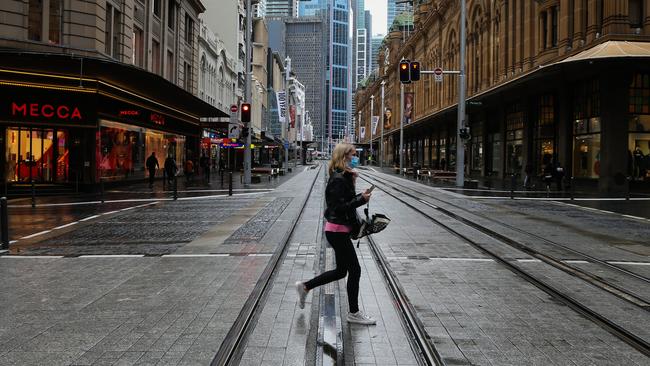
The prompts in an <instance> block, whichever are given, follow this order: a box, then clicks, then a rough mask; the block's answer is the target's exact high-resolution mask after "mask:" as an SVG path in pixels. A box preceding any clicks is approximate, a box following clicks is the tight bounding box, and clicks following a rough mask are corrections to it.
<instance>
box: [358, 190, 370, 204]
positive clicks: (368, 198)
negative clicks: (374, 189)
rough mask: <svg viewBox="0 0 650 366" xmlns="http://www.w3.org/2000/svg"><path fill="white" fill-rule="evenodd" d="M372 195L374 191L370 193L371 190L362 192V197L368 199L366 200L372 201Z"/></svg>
mask: <svg viewBox="0 0 650 366" xmlns="http://www.w3.org/2000/svg"><path fill="white" fill-rule="evenodd" d="M370 196H372V193H370V191H369V190H367V189H366V190H365V192H363V193H361V197H363V199H365V200H366V202H368V201H370Z"/></svg>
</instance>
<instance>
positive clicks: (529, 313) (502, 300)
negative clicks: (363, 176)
mask: <svg viewBox="0 0 650 366" xmlns="http://www.w3.org/2000/svg"><path fill="white" fill-rule="evenodd" d="M409 185H412V186H416V185H417V184H416V183H412V184H409ZM421 187H424V186H422V185H420V189H421ZM428 192H429V193H430V194H432V195H434V196H437V197H439V198H441V199H442V200H448V201H450V202H451V201H453V203H454V204H461V203H462V204H463V205H464V207H466V208H469V209H470V210H474V211H481V212H483V213H486V212H487V213H489V215H490V216H497V217H499V218H500V219H506V218H508V219H509V222H510V223H511V224H512V225H514V226H517V225H519V226H523V227H525V228H527V229H528V228H531V227H536V230H538V231H541V233H540V234H542V235H547V236H548V233H549V230H552V232H553V233H554V234H555V233H556V232H557V230H558V227H557V226H555V225H549V224H548V223H546V222H543V221H528V223H527V224H526V225H524V222H526V221H527V220H530V218H531V216H530V215H535V216H537V215H548V216H549V217H550V216H552V215H553V212H554V210H553V209H550V208H548V207H546V206H545V205H548V204H547V203H546V204H545V203H542V202H540V203H536V204H535V205H534V206H533V207H531V205H529V204H521V202H520V201H516V202H519V204H520V206H519V207H518V210H521V211H525V213H526V214H528V215H523V216H517V215H513V213H512V212H513V210H514V209H513V208H512V207H509V208H508V209H504V208H502V207H501V208H500V209H497V208H494V207H490V206H489V204H492V203H495V201H493V200H490V201H489V203H484V201H481V202H477V201H474V200H471V199H468V198H466V197H462V196H460V195H455V194H449V193H447V192H446V191H444V190H441V189H432V188H428ZM411 201H412V202H414V203H416V201H415V200H413V199H411ZM508 203H509V202H508ZM509 204H510V203H509ZM512 204H516V203H512ZM486 205H487V206H486ZM551 205H555V204H551ZM422 206H423V209H424V210H425V211H427V209H426V207H427V206H424V205H422ZM371 211H375V212H382V213H385V214H387V215H388V216H389V217H391V218H392V219H393V221H392V222H391V225H390V226H389V227H388V229H387V230H385V231H384V232H382V233H379V234H377V235H375V237H374V238H375V240H376V241H377V242H378V244H379V245H380V246H381V248H382V251H383V252H384V254H385V255H386V257H387V258H388V259H389V261H390V265H391V267H392V268H393V270H394V271H395V273H396V274H397V275H398V279H399V281H400V283H401V285H402V286H403V288H404V289H405V291H406V294H407V296H408V298H409V299H410V301H411V302H412V304H413V305H414V307H415V308H416V309H417V314H418V317H419V318H420V319H421V320H422V321H423V322H424V324H425V326H426V329H427V332H428V333H429V335H430V336H431V338H432V341H433V343H434V345H435V346H436V348H437V349H438V350H439V352H440V353H441V354H442V356H443V358H444V359H445V360H446V361H447V362H448V363H449V364H458V365H469V364H481V365H523V364H540V365H553V364H568V365H583V364H597V365H623V364H624V365H647V364H650V361H649V360H648V358H647V357H646V356H643V355H642V354H640V353H639V352H637V351H636V350H634V349H633V348H631V347H630V346H628V345H626V344H624V343H623V342H622V341H620V340H619V339H618V338H616V337H614V336H613V335H611V334H610V333H608V332H606V331H605V330H603V329H602V328H600V327H599V326H598V325H596V324H594V323H593V322H591V321H590V320H587V319H586V318H583V317H582V316H580V315H578V314H577V313H575V312H574V311H572V310H571V309H570V308H568V307H567V306H565V305H563V304H562V303H559V302H557V301H556V300H555V299H553V298H551V297H549V295H547V294H546V293H545V292H542V291H541V290H539V289H537V288H536V287H535V286H533V285H532V284H530V283H528V282H526V281H524V280H523V279H522V278H520V277H518V276H516V275H515V274H513V273H512V272H510V271H509V270H507V269H505V268H504V267H502V266H501V265H499V264H498V263H496V262H495V261H494V260H492V259H491V258H487V257H485V255H484V254H482V253H481V252H479V251H477V250H476V249H474V248H473V247H470V246H469V245H468V244H464V243H463V242H462V241H461V240H459V238H458V237H456V236H453V235H451V234H450V233H449V232H447V231H446V230H443V229H441V228H438V227H437V226H435V225H433V224H432V223H431V221H429V220H428V219H425V218H424V217H422V216H421V215H420V214H418V213H415V212H414V211H412V210H411V209H410V208H408V207H406V206H405V205H404V204H402V203H400V202H398V201H397V200H395V199H394V198H392V197H390V196H388V195H387V194H386V193H384V192H382V191H381V190H375V191H374V193H373V199H372V201H371ZM427 212H430V213H431V214H432V215H434V216H436V217H439V218H440V219H441V220H443V221H445V222H446V223H448V224H451V225H456V226H455V227H456V229H457V230H459V231H461V232H462V233H463V234H464V235H467V236H468V237H471V238H472V239H473V240H475V241H477V242H479V243H482V244H484V245H489V246H490V248H491V249H492V250H495V251H498V252H499V253H500V254H501V255H504V256H505V257H506V258H511V260H514V261H521V266H526V267H531V268H532V271H536V273H535V274H536V275H538V276H540V277H546V278H545V280H546V279H550V280H552V281H553V282H552V283H553V284H554V285H560V286H561V287H562V286H563V288H565V289H568V290H569V291H573V292H572V293H573V294H575V295H576V296H578V299H579V300H580V301H581V302H582V301H591V305H593V306H596V305H599V306H600V308H599V309H598V310H602V308H603V307H605V306H607V307H608V309H609V310H610V312H609V313H607V315H608V316H612V317H618V318H619V319H618V321H621V322H623V318H625V317H626V316H627V315H626V314H629V312H630V311H632V312H635V314H636V315H634V316H631V317H630V318H629V319H628V320H627V321H625V322H624V323H623V324H625V325H627V326H630V327H632V329H635V330H636V331H637V332H638V333H640V334H647V327H645V328H646V330H644V329H643V328H644V325H642V324H648V323H649V322H650V316H648V314H647V312H643V311H637V310H636V309H632V310H630V308H633V307H631V306H629V304H626V303H624V302H621V301H620V300H619V299H617V298H612V296H610V295H608V294H603V293H600V292H597V291H595V290H594V289H592V288H589V287H590V286H585V285H584V284H583V285H582V288H576V286H577V285H576V284H575V279H573V278H566V277H568V276H567V275H566V274H561V273H558V272H557V271H555V270H553V269H549V268H548V266H546V265H544V264H542V263H538V262H535V261H531V262H529V261H528V260H529V259H530V257H528V256H526V255H522V254H521V253H517V251H515V250H514V249H509V248H508V247H504V246H502V245H499V244H496V243H493V242H491V239H489V238H486V237H485V235H484V234H481V233H478V232H476V231H475V230H471V229H467V228H463V227H462V225H459V224H456V223H454V222H453V221H454V220H451V219H449V218H445V217H442V215H440V214H439V213H436V212H435V211H434V210H433V209H432V208H430V207H429V211H427ZM555 217H556V218H557V219H558V220H562V221H563V222H564V223H565V224H566V225H567V226H572V227H573V229H574V231H573V233H572V234H571V235H570V237H571V238H572V240H574V241H576V242H577V241H579V240H580V237H582V243H584V244H587V243H588V244H590V247H591V245H592V244H594V242H593V237H591V238H589V240H588V241H585V232H592V231H593V232H599V231H608V232H609V233H610V235H613V236H614V235H617V234H620V233H623V232H625V230H627V229H629V228H630V227H636V226H635V225H637V223H636V221H634V220H630V219H624V218H623V220H622V219H621V218H620V217H617V218H609V220H611V221H612V223H610V224H609V225H607V226H601V225H595V224H592V225H583V226H582V227H581V226H580V225H581V224H580V223H579V222H580V221H584V222H585V223H586V222H588V220H589V219H590V218H591V219H592V220H593V217H590V215H588V214H586V213H584V212H580V211H579V210H577V211H574V212H572V213H571V214H564V215H563V216H562V218H560V216H558V214H557V213H555ZM601 219H602V218H601ZM517 220H522V221H521V222H517ZM575 221H577V222H575ZM614 221H615V222H617V223H618V225H616V224H614ZM551 228H552V229H551ZM578 228H580V229H578ZM649 229H650V228H648V226H647V224H646V226H645V230H649ZM561 230H563V229H561ZM576 231H577V233H576ZM566 235H567V236H569V230H566ZM603 241H604V242H606V241H607V240H606V239H605V240H603ZM595 248H601V249H602V250H606V249H605V247H604V245H603V244H601V245H600V246H599V245H596V246H595ZM609 253H610V254H611V257H612V258H613V257H617V258H625V259H631V258H635V259H636V260H642V261H645V262H648V258H647V257H645V258H643V257H640V256H638V255H636V256H635V255H634V254H632V253H629V252H628V253H625V252H621V251H620V250H618V249H614V248H612V247H611V246H610V249H609ZM619 255H620V256H619ZM590 298H591V299H590ZM633 323H636V326H635V325H634V324H633Z"/></svg>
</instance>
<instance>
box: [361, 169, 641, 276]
mask: <svg viewBox="0 0 650 366" xmlns="http://www.w3.org/2000/svg"><path fill="white" fill-rule="evenodd" d="M369 175H371V176H372V177H373V178H374V179H378V180H383V181H384V182H386V181H387V180H386V179H382V178H377V177H376V176H374V175H372V174H369ZM390 183H391V184H396V185H399V186H401V187H404V188H407V189H411V190H414V191H415V189H414V188H412V187H409V186H406V185H404V184H401V183H397V182H390ZM417 192H418V193H419V194H422V195H424V196H426V197H429V198H431V199H434V200H436V201H440V202H444V203H445V204H446V205H449V206H453V207H455V208H457V209H459V210H462V211H465V212H469V213H471V214H472V215H474V216H478V217H480V218H482V219H485V220H488V221H491V222H493V223H495V224H498V225H501V226H504V227H506V228H508V229H510V230H513V231H517V232H519V233H522V234H526V235H528V236H531V237H533V238H535V239H538V240H541V241H543V242H545V243H546V244H548V245H552V246H556V247H558V248H562V249H564V250H566V251H568V252H571V253H573V254H576V255H579V256H581V257H583V258H586V259H589V260H590V261H592V262H594V263H598V264H600V265H603V266H605V267H609V268H611V269H613V270H616V271H619V272H621V273H624V274H626V275H628V276H631V277H634V278H636V279H638V280H640V281H643V282H647V283H650V278H648V277H646V276H643V275H640V274H638V273H636V272H633V271H630V270H628V269H625V268H623V267H620V266H617V265H615V264H611V263H608V262H607V261H604V260H602V259H599V258H596V257H594V256H592V255H589V254H586V253H583V252H581V251H579V250H575V249H573V248H570V247H567V246H566V245H563V244H560V243H558V242H554V241H552V240H549V239H547V238H545V237H543V236H539V235H537V234H534V233H530V232H528V231H525V230H522V229H520V228H518V227H515V226H512V225H510V224H507V223H505V222H501V221H499V220H496V219H493V218H491V217H488V216H485V215H482V214H479V213H476V212H473V211H470V210H468V209H466V208H464V207H461V206H458V205H455V204H453V203H450V202H445V201H442V200H441V199H439V198H436V197H434V196H432V195H430V194H428V193H426V192H421V191H417Z"/></svg>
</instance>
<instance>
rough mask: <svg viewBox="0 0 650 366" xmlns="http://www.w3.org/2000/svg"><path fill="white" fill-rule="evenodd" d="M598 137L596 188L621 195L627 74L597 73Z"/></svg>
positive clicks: (625, 148) (624, 167) (624, 169)
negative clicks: (599, 127)
mask: <svg viewBox="0 0 650 366" xmlns="http://www.w3.org/2000/svg"><path fill="white" fill-rule="evenodd" d="M600 75H602V76H601V79H600V100H601V101H607V103H602V102H601V112H600V116H601V134H600V136H601V140H600V152H601V153H600V157H601V161H600V179H599V180H598V191H599V192H600V193H605V194H618V195H620V194H623V193H624V192H625V191H626V189H627V182H626V179H625V178H626V176H627V165H628V161H627V159H628V146H627V145H628V144H627V137H628V136H627V123H621V121H623V122H626V119H625V115H626V114H627V107H628V103H629V101H628V87H629V85H628V84H629V77H630V75H629V73H628V72H625V71H623V70H615V71H614V72H611V73H605V74H600Z"/></svg>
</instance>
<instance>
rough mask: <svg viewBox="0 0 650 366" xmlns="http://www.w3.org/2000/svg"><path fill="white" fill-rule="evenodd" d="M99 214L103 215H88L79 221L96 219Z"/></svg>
mask: <svg viewBox="0 0 650 366" xmlns="http://www.w3.org/2000/svg"><path fill="white" fill-rule="evenodd" d="M99 216H101V215H92V216H88V217H86V218H83V219H81V220H79V222H84V221H88V220H92V219H96V218H98V217H99Z"/></svg>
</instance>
